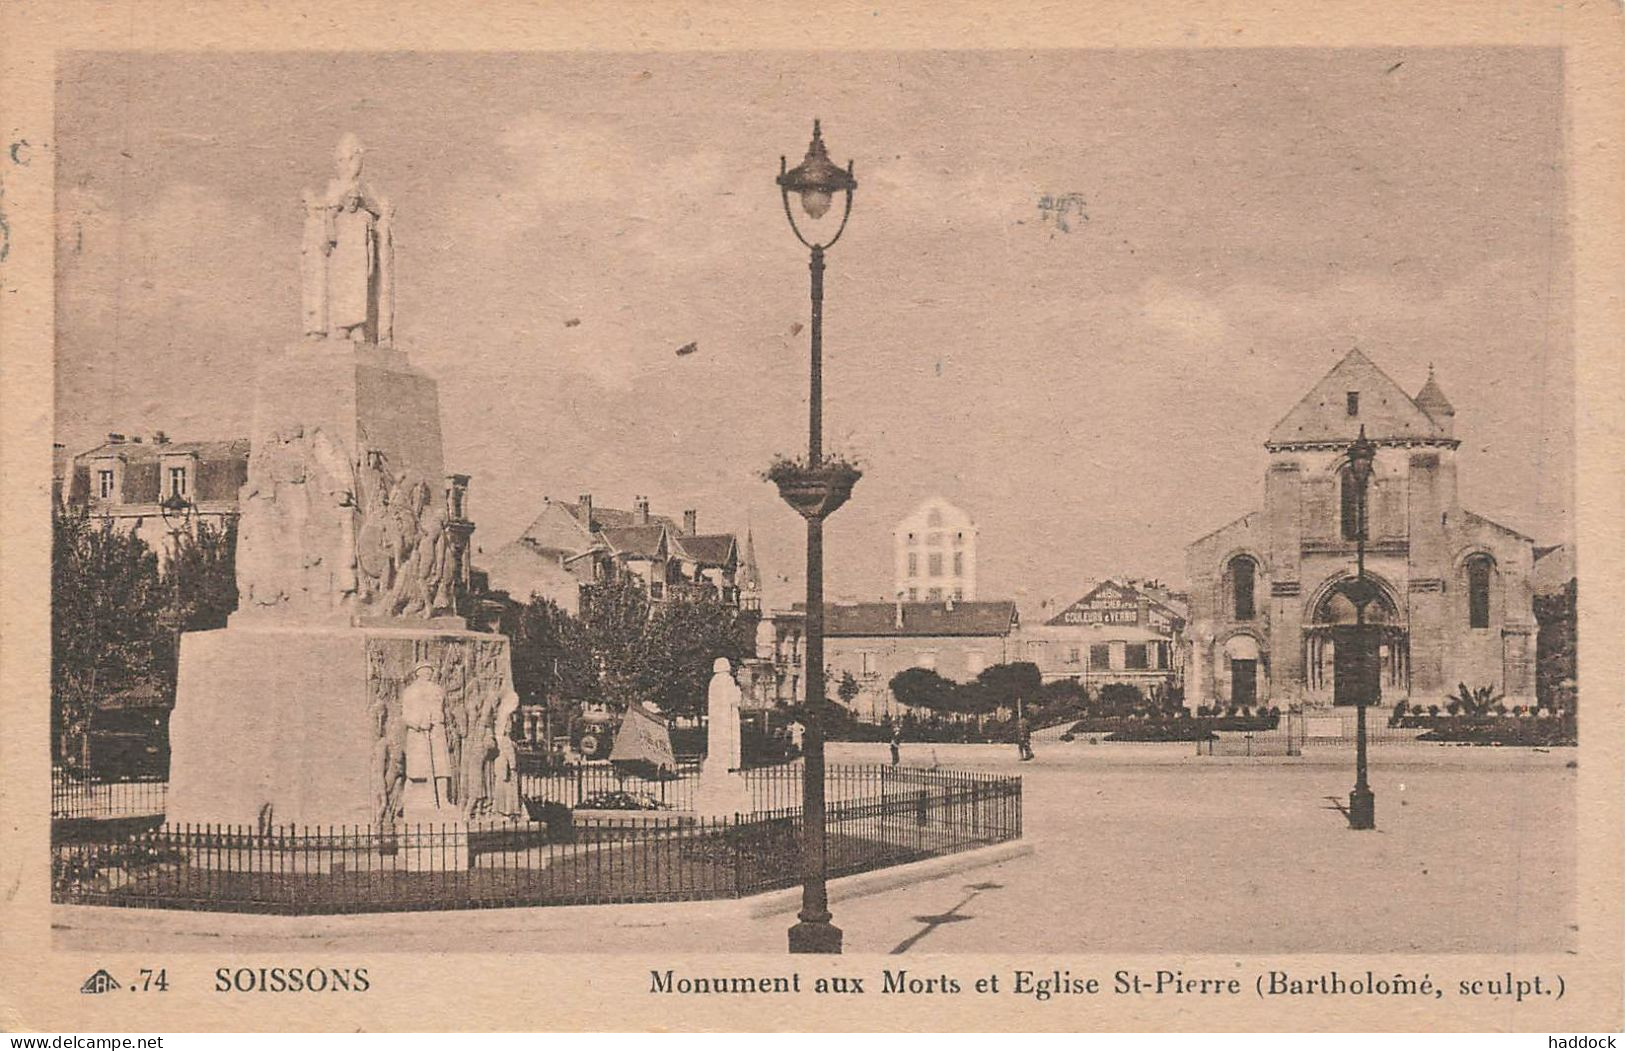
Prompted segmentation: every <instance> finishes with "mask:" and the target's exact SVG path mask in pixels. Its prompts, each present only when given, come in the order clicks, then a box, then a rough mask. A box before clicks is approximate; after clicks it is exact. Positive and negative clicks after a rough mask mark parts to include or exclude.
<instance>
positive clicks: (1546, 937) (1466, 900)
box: [836, 742, 1576, 953]
mask: <svg viewBox="0 0 1625 1051" xmlns="http://www.w3.org/2000/svg"><path fill="white" fill-rule="evenodd" d="M1113 747H1114V746H1112V745H1102V746H1098V747H1093V748H1091V747H1090V746H1087V745H1081V744H1078V743H1074V744H1071V745H1069V744H1065V743H1061V742H1051V743H1048V744H1047V745H1043V746H1041V751H1040V753H1039V759H1038V761H1037V762H1033V763H1026V764H1020V766H1021V767H1022V774H1023V776H1024V778H1025V799H1026V808H1025V818H1026V833H1027V835H1028V836H1029V837H1030V838H1031V839H1032V841H1033V843H1034V845H1035V846H1036V848H1037V849H1036V851H1035V852H1034V853H1033V854H1032V855H1031V856H1029V857H1025V858H1020V859H1017V860H1014V861H1011V862H1008V863H1006V864H1002V865H996V866H991V867H988V868H984V869H979V870H976V871H974V872H971V873H965V874H962V875H960V876H956V877H950V878H946V879H942V880H938V881H935V882H934V883H932V884H927V885H922V886H918V887H912V888H907V889H903V890H895V891H891V892H888V893H885V894H879V895H874V896H871V897H866V898H862V899H856V900H851V901H847V902H844V903H842V904H841V905H840V906H839V907H838V908H837V910H836V911H837V913H838V915H837V922H838V923H839V924H840V925H841V926H843V927H844V928H845V929H846V931H847V932H848V934H847V939H848V941H847V944H848V948H849V950H850V951H853V952H894V951H896V950H897V949H899V948H905V949H907V950H909V951H916V952H974V951H1041V952H1106V951H1119V950H1123V951H1129V950H1132V951H1145V952H1190V953H1207V952H1213V953H1218V952H1235V953H1267V952H1339V953H1348V952H1384V953H1390V952H1412V951H1415V952H1484V953H1534V952H1554V951H1563V950H1567V949H1572V948H1573V947H1574V944H1575V940H1576V938H1575V929H1574V922H1575V876H1576V862H1575V823H1576V813H1575V777H1576V771H1575V770H1574V769H1573V768H1571V767H1569V766H1568V765H1567V764H1568V762H1569V761H1570V760H1571V759H1572V758H1573V756H1574V754H1575V753H1574V752H1573V751H1572V750H1566V754H1565V753H1564V752H1550V753H1544V752H1542V753H1535V752H1529V751H1526V750H1519V751H1512V750H1504V749H1493V750H1490V749H1463V748H1449V749H1443V748H1437V747H1432V746H1425V745H1423V746H1405V747H1400V748H1394V749H1387V750H1380V751H1374V753H1373V757H1372V784H1373V787H1374V788H1375V790H1376V792H1377V824H1378V828H1377V831H1376V832H1374V833H1356V832H1350V831H1349V830H1348V827H1347V825H1346V823H1345V821H1344V819H1343V815H1342V814H1341V813H1340V812H1339V811H1338V810H1337V809H1336V808H1335V803H1336V802H1346V800H1347V795H1348V790H1349V787H1350V783H1351V781H1352V777H1353V774H1352V753H1351V752H1348V751H1346V750H1343V749H1337V750H1335V751H1327V752H1323V753H1319V754H1315V753H1314V752H1311V755H1310V756H1308V757H1306V758H1305V759H1301V760H1298V759H1293V760H1281V759H1264V760H1226V759H1217V760H1215V759H1210V758H1206V757H1202V758H1198V757H1195V756H1189V757H1188V758H1186V757H1184V756H1181V755H1178V754H1169V753H1170V752H1177V750H1174V749H1170V748H1169V746H1154V748H1155V749H1157V750H1159V751H1160V752H1161V753H1162V755H1161V761H1159V762H1156V763H1151V762H1131V761H1129V760H1130V757H1129V756H1127V755H1125V754H1123V753H1117V755H1116V756H1112V755H1111V753H1110V749H1111V748H1113ZM1008 751H1009V753H1010V755H1009V756H1008V758H1004V759H1003V761H1002V762H1001V761H999V759H995V762H996V763H997V764H998V765H1005V763H1008V765H1012V766H1013V765H1017V764H1015V762H1014V749H1013V748H1012V749H1008ZM956 752H957V750H956ZM968 758H969V757H968V756H965V755H961V754H955V755H953V756H952V758H951V759H950V758H949V757H948V756H947V755H946V754H945V755H944V756H943V761H945V762H953V763H954V764H956V765H962V764H964V763H965V762H966V761H967V759H968ZM1345 760H1347V761H1345ZM1334 801H1335V802H1334Z"/></svg>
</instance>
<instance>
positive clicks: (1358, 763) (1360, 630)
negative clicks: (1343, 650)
mask: <svg viewBox="0 0 1625 1051" xmlns="http://www.w3.org/2000/svg"><path fill="white" fill-rule="evenodd" d="M1376 458H1377V445H1376V443H1375V442H1373V441H1372V440H1371V439H1370V438H1367V437H1366V436H1365V427H1364V426H1363V425H1362V426H1361V427H1360V436H1359V437H1358V438H1356V439H1355V440H1354V442H1353V444H1351V445H1350V446H1349V473H1350V474H1351V475H1353V477H1354V485H1355V515H1356V518H1355V533H1354V558H1355V563H1354V564H1355V574H1354V583H1353V585H1352V586H1351V587H1350V588H1349V589H1348V597H1349V600H1350V601H1352V602H1353V603H1354V641H1355V646H1356V653H1357V658H1356V660H1355V662H1353V667H1354V668H1355V669H1356V671H1355V676H1354V687H1355V693H1354V703H1355V706H1356V707H1355V720H1356V721H1355V730H1354V789H1353V791H1351V792H1349V828H1351V829H1355V830H1365V829H1372V828H1376V827H1377V799H1376V795H1375V794H1374V793H1373V792H1372V791H1371V785H1370V783H1369V782H1368V781H1367V780H1366V762H1365V710H1366V707H1367V706H1368V705H1371V704H1374V703H1376V701H1378V700H1379V699H1380V695H1381V690H1382V679H1381V674H1382V671H1381V663H1380V658H1379V653H1380V651H1379V650H1378V648H1377V644H1376V635H1375V632H1374V631H1373V626H1372V625H1370V624H1367V623H1366V622H1365V608H1366V606H1368V605H1370V604H1371V600H1372V599H1374V598H1375V597H1376V591H1375V589H1374V588H1373V587H1372V585H1371V582H1370V581H1369V580H1368V579H1366V575H1365V539H1366V488H1367V486H1368V485H1370V482H1371V467H1372V463H1373V462H1374V461H1375V460H1376Z"/></svg>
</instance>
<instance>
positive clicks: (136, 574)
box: [51, 508, 172, 757]
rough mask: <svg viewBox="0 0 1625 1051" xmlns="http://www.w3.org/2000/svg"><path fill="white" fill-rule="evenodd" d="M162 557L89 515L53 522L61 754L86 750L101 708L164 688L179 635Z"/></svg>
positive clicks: (55, 713) (55, 724) (67, 515)
mask: <svg viewBox="0 0 1625 1051" xmlns="http://www.w3.org/2000/svg"><path fill="white" fill-rule="evenodd" d="M170 597H171V591H170V589H169V588H168V587H167V586H165V584H164V583H163V582H162V581H161V580H160V579H159V576H158V556H157V555H155V554H154V553H153V551H152V549H151V548H149V547H148V546H147V545H146V544H145V543H144V542H143V541H142V540H141V538H140V537H138V536H136V535H135V533H134V532H129V533H123V532H119V531H117V530H115V529H113V526H112V523H111V522H110V521H102V522H92V521H91V520H90V517H89V516H88V514H87V513H86V512H85V510H84V509H83V508H79V509H73V510H65V511H61V512H58V513H57V514H55V515H54V516H53V517H52V537H51V724H52V730H53V734H54V735H55V737H56V743H57V749H58V754H59V755H61V756H63V757H66V756H67V755H68V754H69V752H70V749H71V747H72V746H73V744H74V743H75V742H79V743H81V744H82V743H83V742H84V739H85V731H86V730H87V729H88V728H89V725H90V717H91V715H92V713H94V711H95V710H96V704H97V702H98V701H99V700H100V699H102V698H104V697H108V696H110V695H112V694H114V693H117V692H119V691H122V690H129V689H134V688H136V687H141V686H148V687H151V686H161V685H162V684H163V682H164V681H165V679H167V677H168V676H167V674H166V667H167V666H168V665H169V663H170V662H169V661H168V654H169V651H170V646H171V642H170V640H171V638H172V632H171V631H170V630H169V629H168V628H167V627H166V625H165V622H164V611H165V607H166V606H167V605H168V604H169V599H170Z"/></svg>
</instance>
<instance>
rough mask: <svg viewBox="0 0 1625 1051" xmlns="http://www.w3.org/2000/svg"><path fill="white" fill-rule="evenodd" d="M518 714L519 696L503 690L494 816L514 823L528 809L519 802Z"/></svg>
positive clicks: (498, 719)
mask: <svg viewBox="0 0 1625 1051" xmlns="http://www.w3.org/2000/svg"><path fill="white" fill-rule="evenodd" d="M518 714H519V695H518V694H517V693H515V692H513V691H512V690H503V691H502V697H501V699H499V700H498V701H497V714H496V720H495V723H496V725H495V729H496V736H497V760H496V769H495V770H494V771H493V773H492V778H491V779H492V782H493V784H492V788H491V813H492V816H494V817H498V818H506V819H508V820H510V821H511V820H516V819H518V818H519V817H521V816H523V810H524V807H523V804H521V803H520V801H519V751H518V748H517V747H516V746H515V745H514V740H513V734H514V719H515V717H516V716H517V715H518Z"/></svg>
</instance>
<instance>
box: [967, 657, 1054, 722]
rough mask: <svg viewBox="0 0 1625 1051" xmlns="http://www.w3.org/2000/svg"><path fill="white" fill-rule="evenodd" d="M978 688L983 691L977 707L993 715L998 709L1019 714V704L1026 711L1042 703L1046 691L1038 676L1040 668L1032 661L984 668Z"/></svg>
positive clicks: (978, 680) (978, 678)
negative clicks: (1017, 705)
mask: <svg viewBox="0 0 1625 1051" xmlns="http://www.w3.org/2000/svg"><path fill="white" fill-rule="evenodd" d="M976 685H977V686H979V687H980V690H979V691H977V692H978V693H980V695H981V696H980V697H979V698H978V702H979V703H978V704H977V707H978V708H979V709H980V710H982V711H989V712H991V711H993V710H994V709H996V708H1008V709H1010V710H1011V711H1015V710H1016V702H1017V701H1018V700H1020V701H1022V702H1023V703H1024V707H1028V708H1030V707H1032V706H1033V705H1036V704H1037V703H1038V701H1039V697H1040V695H1041V694H1042V693H1043V689H1044V676H1043V675H1042V674H1041V673H1040V672H1039V670H1038V665H1036V664H1033V663H1031V662H1029V661H1016V662H1014V663H1011V664H994V665H991V666H989V667H986V668H983V669H982V672H981V674H980V675H978V676H976Z"/></svg>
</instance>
